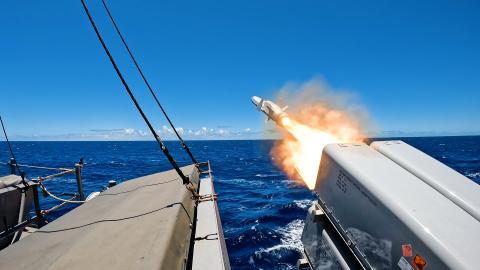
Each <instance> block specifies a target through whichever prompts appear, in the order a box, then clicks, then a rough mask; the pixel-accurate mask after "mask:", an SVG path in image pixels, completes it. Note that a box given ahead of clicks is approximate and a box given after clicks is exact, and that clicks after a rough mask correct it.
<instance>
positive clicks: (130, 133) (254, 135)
mask: <svg viewBox="0 0 480 270" xmlns="http://www.w3.org/2000/svg"><path fill="white" fill-rule="evenodd" d="M155 131H156V132H157V134H158V135H159V136H160V137H161V138H162V139H163V140H177V136H176V134H175V132H174V131H173V129H172V128H171V127H168V126H165V125H164V126H162V127H161V128H157V129H156V130H155ZM176 131H177V133H178V134H180V136H182V138H183V139H185V140H228V139H232V140H233V139H259V138H262V137H265V136H264V135H265V134H263V133H264V132H259V131H255V130H253V129H251V128H245V129H233V128H231V127H229V126H219V127H216V128H209V127H206V126H204V127H201V128H197V129H193V128H183V127H178V128H176ZM11 137H12V140H23V141H27V140H33V141H41V140H46V141H56V140H66V141H76V140H79V141H96V140H98V141H109V140H112V141H122V140H125V141H134V140H153V136H152V134H151V132H150V131H147V130H142V129H134V128H115V129H90V130H88V132H85V133H67V134H49V135H45V134H43V135H39V134H31V135H28V134H22V135H19V134H12V136H11ZM267 137H268V134H267ZM272 138H273V137H272Z"/></svg>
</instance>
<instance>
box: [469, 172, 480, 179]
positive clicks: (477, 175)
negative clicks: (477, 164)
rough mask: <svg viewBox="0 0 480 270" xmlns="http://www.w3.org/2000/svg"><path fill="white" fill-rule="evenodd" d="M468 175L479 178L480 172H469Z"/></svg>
mask: <svg viewBox="0 0 480 270" xmlns="http://www.w3.org/2000/svg"><path fill="white" fill-rule="evenodd" d="M467 177H470V178H479V177H480V172H476V173H467Z"/></svg>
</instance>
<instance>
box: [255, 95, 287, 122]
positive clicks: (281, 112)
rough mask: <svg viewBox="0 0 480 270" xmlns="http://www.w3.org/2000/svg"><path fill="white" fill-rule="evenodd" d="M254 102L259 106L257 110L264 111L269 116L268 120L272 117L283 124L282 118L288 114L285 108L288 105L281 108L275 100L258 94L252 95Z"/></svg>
mask: <svg viewBox="0 0 480 270" xmlns="http://www.w3.org/2000/svg"><path fill="white" fill-rule="evenodd" d="M252 103H253V104H254V105H255V107H257V110H259V111H261V112H263V113H264V114H265V115H266V116H267V121H268V120H270V119H271V120H273V121H275V123H277V124H278V125H279V126H282V122H281V119H282V118H283V117H286V116H287V114H286V113H285V110H286V109H287V108H288V106H285V107H283V108H281V107H280V106H278V105H277V104H275V102H273V101H270V100H265V99H263V98H260V97H257V96H253V97H252Z"/></svg>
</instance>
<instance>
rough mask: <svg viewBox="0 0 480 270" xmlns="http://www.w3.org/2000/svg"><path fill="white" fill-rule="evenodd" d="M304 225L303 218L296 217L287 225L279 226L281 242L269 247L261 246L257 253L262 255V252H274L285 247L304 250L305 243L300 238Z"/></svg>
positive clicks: (278, 231)
mask: <svg viewBox="0 0 480 270" xmlns="http://www.w3.org/2000/svg"><path fill="white" fill-rule="evenodd" d="M303 226H304V222H303V220H300V219H295V220H294V221H292V222H290V223H288V224H287V225H286V226H285V227H282V228H279V229H278V230H277V233H278V234H279V235H280V244H277V245H274V246H272V247H269V248H261V249H259V250H258V251H256V252H255V255H257V256H260V257H261V256H262V253H272V252H277V251H279V250H285V249H287V250H295V251H299V252H301V251H302V250H303V244H302V242H301V240H300V238H301V237H302V231H303Z"/></svg>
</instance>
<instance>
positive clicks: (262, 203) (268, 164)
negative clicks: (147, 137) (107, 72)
mask: <svg viewBox="0 0 480 270" xmlns="http://www.w3.org/2000/svg"><path fill="white" fill-rule="evenodd" d="M399 139H401V140H403V141H405V142H407V143H409V144H411V145H413V146H414V147H417V148H418V149H420V150H422V151H424V152H426V153H427V154H429V155H431V156H433V157H434V158H436V159H438V160H440V161H441V162H443V163H445V164H447V165H448V166H450V167H452V168H453V169H455V170H457V171H458V172H460V173H462V174H463V175H465V176H467V177H468V178H470V179H471V180H472V181H475V182H476V183H480V136H463V137H421V138H399ZM187 143H188V145H189V146H190V147H191V150H192V152H193V153H194V155H195V156H196V158H197V159H198V160H200V161H206V160H209V161H210V162H211V165H212V169H213V175H214V178H215V189H216V192H217V193H218V195H219V199H218V205H219V210H220V215H221V219H222V224H223V229H224V234H225V238H226V243H227V249H228V253H229V257H230V263H231V266H232V269H234V270H239V269H296V261H297V259H298V258H299V257H300V250H301V248H302V245H301V242H300V236H301V233H302V229H303V224H304V223H303V220H304V219H305V217H306V211H307V209H308V207H309V206H310V204H311V203H312V201H313V200H314V199H315V197H314V195H313V194H312V192H310V191H309V190H308V189H307V188H306V187H305V186H303V185H302V184H301V183H299V182H298V181H295V180H292V179H289V178H288V177H287V176H286V175H285V174H284V173H283V172H282V171H281V170H279V169H278V168H277V167H276V166H275V165H274V164H273V163H272V159H271V157H270V155H269V152H270V149H271V148H272V146H273V144H274V142H273V141H261V140H259V141H255V140H250V141H248V140H247V141H191V142H187ZM12 144H13V148H14V151H15V155H16V156H17V160H18V162H19V163H20V164H30V165H38V166H48V167H65V168H70V167H73V166H74V164H75V163H76V162H78V160H79V159H80V158H81V157H83V158H84V160H85V162H86V165H85V167H84V169H83V172H82V177H83V183H84V189H85V193H86V194H89V193H90V192H93V191H99V190H101V189H103V188H104V186H106V185H107V182H108V181H109V180H116V181H117V182H118V183H120V182H123V181H125V180H128V179H132V178H135V177H139V176H142V175H146V174H151V173H155V172H159V171H163V170H168V169H170V166H169V164H168V163H167V160H166V159H165V157H164V156H163V155H162V153H161V152H160V150H159V148H158V146H157V145H156V143H155V142H13V143H12ZM167 146H168V147H169V150H170V152H171V153H172V154H173V155H174V156H175V158H176V160H177V161H178V162H179V164H180V165H186V164H188V163H189V162H188V161H189V160H188V157H187V156H186V155H185V154H184V152H183V150H182V149H181V147H180V145H179V143H178V142H173V141H172V142H167ZM319 154H320V153H319ZM9 158H10V155H9V152H8V148H7V146H6V144H5V143H0V161H1V162H7V161H8V160H9ZM24 170H25V172H26V175H27V177H30V178H33V177H36V176H42V175H47V174H48V173H49V171H44V170H38V169H28V168H25V169H24ZM8 172H9V168H8V167H7V166H6V165H0V175H6V174H8ZM46 186H47V188H49V190H51V191H52V192H55V193H61V192H75V190H76V184H75V178H74V175H71V176H67V177H63V178H58V179H56V180H55V181H52V182H47V183H46ZM55 203H56V202H55V201H53V200H52V199H51V198H42V200H41V204H42V207H43V208H48V207H51V206H53V205H54V204H55ZM72 207H73V206H69V207H66V208H63V209H62V210H60V211H58V212H56V213H55V214H54V215H52V216H50V217H49V219H50V220H53V219H55V218H58V217H59V216H61V215H62V214H64V213H66V212H67V211H69V210H71V209H72Z"/></svg>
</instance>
